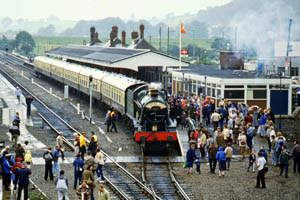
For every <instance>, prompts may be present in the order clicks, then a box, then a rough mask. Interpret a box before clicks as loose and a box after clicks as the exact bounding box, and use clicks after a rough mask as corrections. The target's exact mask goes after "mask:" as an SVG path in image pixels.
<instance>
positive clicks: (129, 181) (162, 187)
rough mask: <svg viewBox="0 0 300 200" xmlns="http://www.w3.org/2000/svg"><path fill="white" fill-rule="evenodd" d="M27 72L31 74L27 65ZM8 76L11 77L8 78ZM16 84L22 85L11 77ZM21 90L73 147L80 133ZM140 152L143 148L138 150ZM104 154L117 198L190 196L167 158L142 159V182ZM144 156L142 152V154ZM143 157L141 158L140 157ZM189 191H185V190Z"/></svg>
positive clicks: (18, 61) (17, 61)
mask: <svg viewBox="0 0 300 200" xmlns="http://www.w3.org/2000/svg"><path fill="white" fill-rule="evenodd" d="M2 57H3V55H2ZM6 60H7V62H8V63H10V64H12V65H17V66H18V67H21V68H23V67H24V61H23V62H22V60H21V59H20V58H15V56H12V55H9V56H8V57H7V59H6ZM26 69H29V71H30V73H34V71H33V70H32V69H30V67H26ZM11 78H12V77H11ZM12 79H13V78H12ZM13 82H15V83H16V84H18V85H19V86H21V87H22V85H21V84H20V83H18V82H17V81H16V80H15V79H14V81H13ZM22 88H23V90H24V91H26V92H27V93H28V94H30V95H32V96H33V97H34V99H35V100H36V104H37V105H35V106H36V107H37V108H38V110H39V111H40V110H41V111H40V116H41V118H42V119H43V120H44V121H45V122H46V123H47V124H48V125H49V126H50V127H51V128H52V129H53V130H54V131H55V132H56V133H58V132H59V131H62V132H63V133H64V142H65V144H66V145H67V146H68V147H69V148H71V149H75V147H74V146H73V142H72V140H73V132H77V133H78V134H80V132H79V131H78V130H76V129H74V128H73V127H72V126H71V125H70V124H68V123H67V122H66V121H65V120H64V119H63V118H62V117H61V116H59V115H57V114H56V113H55V112H53V111H52V110H51V109H50V108H49V107H47V105H45V104H44V103H43V102H42V101H41V100H39V98H38V97H36V96H34V95H33V94H31V93H30V92H29V91H28V90H27V89H26V88H25V87H22ZM142 152H143V151H142ZM103 153H104V154H105V156H106V157H107V158H108V159H110V160H111V161H112V163H113V166H110V167H105V170H106V172H107V173H106V174H107V175H106V177H105V179H106V181H107V184H108V186H109V187H110V188H111V190H113V191H114V192H115V193H117V194H118V195H117V196H119V197H120V198H121V199H184V200H189V199H192V196H193V195H192V192H191V191H190V188H189V187H188V186H186V185H184V188H183V187H182V186H181V184H180V183H179V182H178V181H177V180H176V178H175V176H174V174H173V171H172V165H171V162H170V161H169V160H168V163H166V164H159V165H156V164H144V162H142V180H143V182H141V181H139V180H138V179H136V178H135V177H134V176H133V175H132V174H130V173H129V172H128V171H127V170H126V169H124V168H123V167H122V166H121V165H119V164H118V163H116V162H115V161H114V160H112V159H111V158H110V157H109V155H107V154H106V153H105V152H103ZM142 157H143V158H144V155H142ZM142 160H144V159H142ZM185 190H186V191H189V192H188V193H186V192H185Z"/></svg>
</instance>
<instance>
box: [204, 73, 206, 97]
mask: <svg viewBox="0 0 300 200" xmlns="http://www.w3.org/2000/svg"><path fill="white" fill-rule="evenodd" d="M204 81H205V82H204V83H205V88H204V98H205V99H206V76H204Z"/></svg>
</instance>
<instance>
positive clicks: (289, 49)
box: [285, 19, 293, 76]
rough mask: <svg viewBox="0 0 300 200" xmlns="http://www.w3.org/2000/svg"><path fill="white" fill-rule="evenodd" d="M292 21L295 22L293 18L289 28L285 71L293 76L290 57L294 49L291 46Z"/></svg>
mask: <svg viewBox="0 0 300 200" xmlns="http://www.w3.org/2000/svg"><path fill="white" fill-rule="evenodd" d="M292 22H293V20H292V19H290V20H289V29H288V41H287V47H286V58H285V71H286V75H287V76H291V67H292V61H291V58H289V52H290V51H292V47H291V46H290V37H291V28H292Z"/></svg>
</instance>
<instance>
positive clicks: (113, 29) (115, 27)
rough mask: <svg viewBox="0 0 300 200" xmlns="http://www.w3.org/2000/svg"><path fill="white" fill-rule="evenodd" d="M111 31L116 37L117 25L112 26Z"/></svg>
mask: <svg viewBox="0 0 300 200" xmlns="http://www.w3.org/2000/svg"><path fill="white" fill-rule="evenodd" d="M111 32H112V33H113V35H114V38H116V37H118V27H117V26H113V27H112V28H111Z"/></svg>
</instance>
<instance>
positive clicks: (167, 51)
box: [167, 27, 170, 55]
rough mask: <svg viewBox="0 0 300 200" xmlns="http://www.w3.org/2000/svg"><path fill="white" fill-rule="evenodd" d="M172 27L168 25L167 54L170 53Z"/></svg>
mask: <svg viewBox="0 0 300 200" xmlns="http://www.w3.org/2000/svg"><path fill="white" fill-rule="evenodd" d="M169 42H170V27H168V40H167V54H168V55H169Z"/></svg>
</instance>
